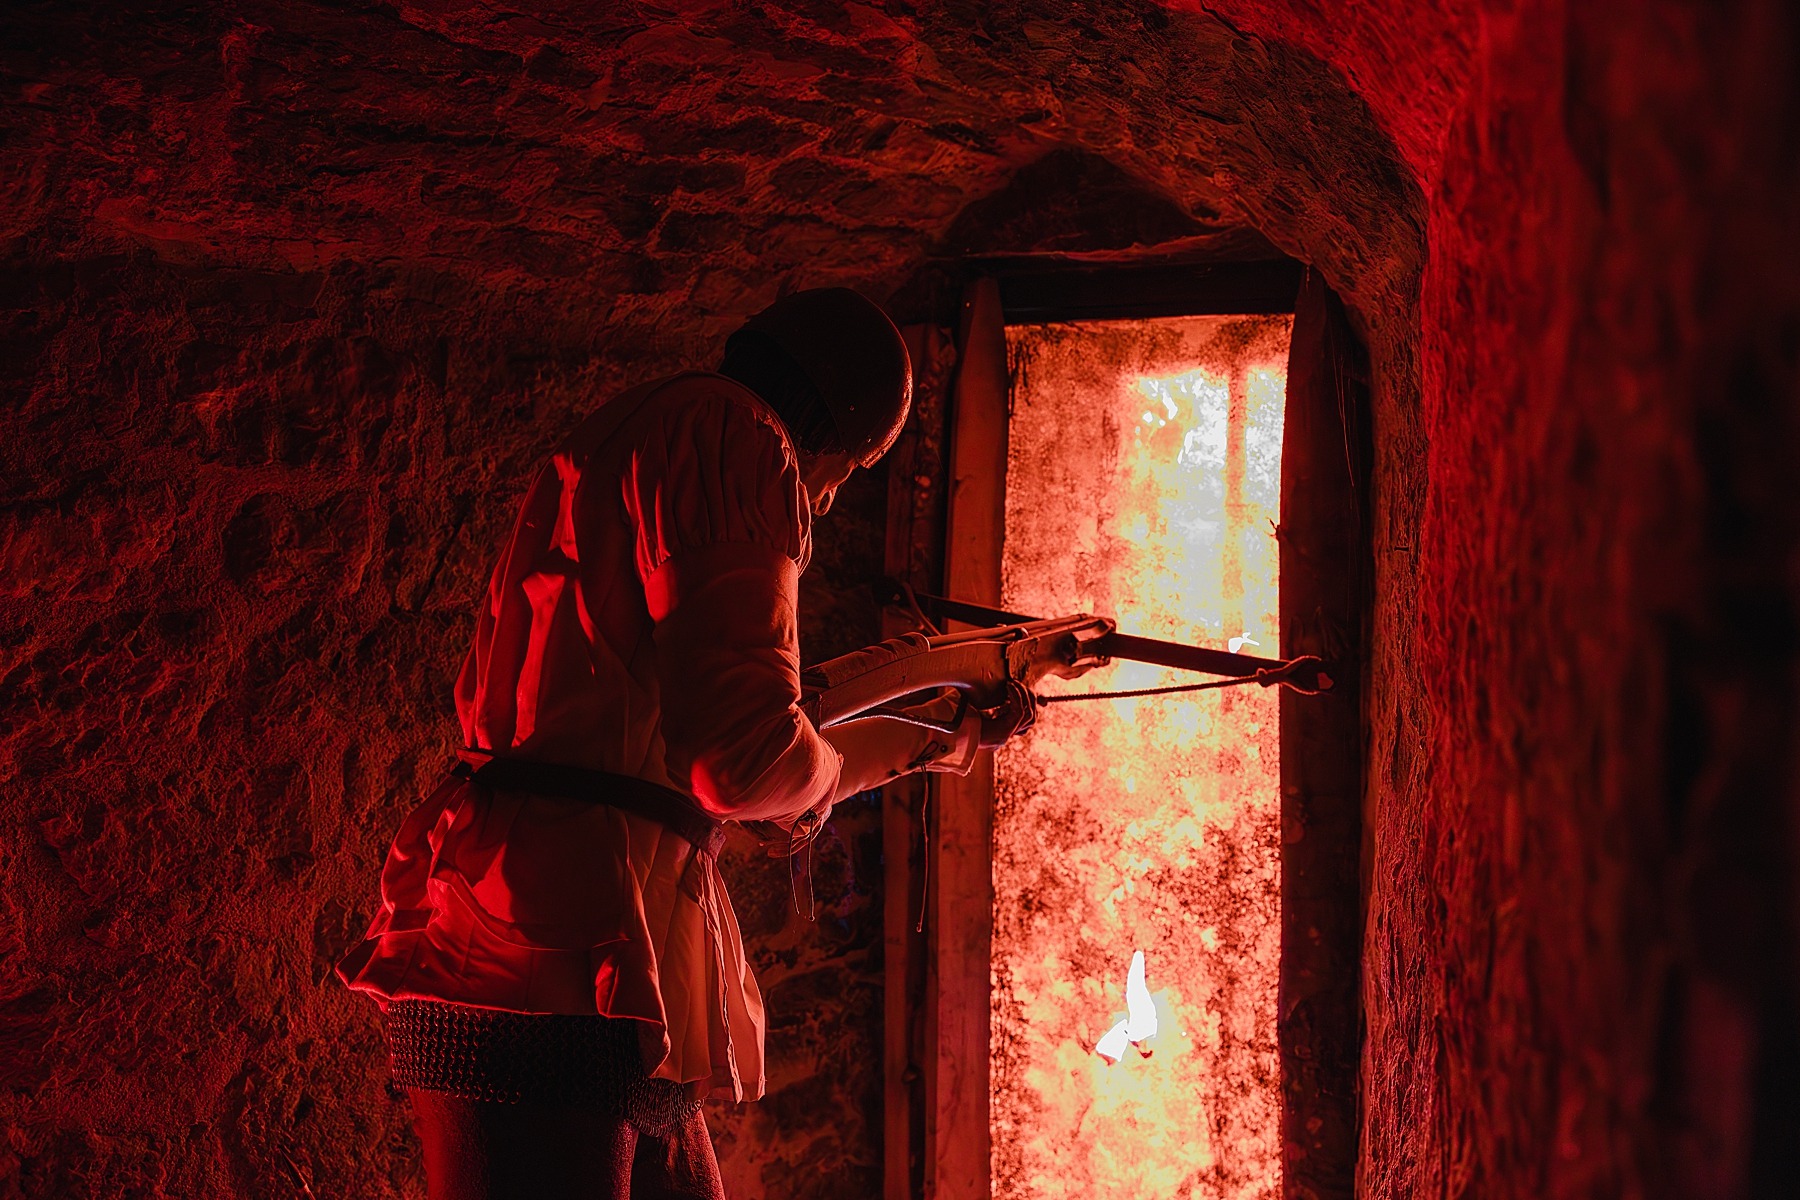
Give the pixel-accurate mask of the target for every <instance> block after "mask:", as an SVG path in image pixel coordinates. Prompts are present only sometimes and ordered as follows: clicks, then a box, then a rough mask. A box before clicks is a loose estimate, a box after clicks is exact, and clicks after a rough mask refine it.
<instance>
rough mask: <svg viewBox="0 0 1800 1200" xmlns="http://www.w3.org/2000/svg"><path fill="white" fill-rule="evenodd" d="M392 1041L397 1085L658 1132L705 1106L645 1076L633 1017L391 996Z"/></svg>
mask: <svg viewBox="0 0 1800 1200" xmlns="http://www.w3.org/2000/svg"><path fill="white" fill-rule="evenodd" d="M387 1039H388V1055H389V1058H390V1060H391V1062H392V1064H393V1072H394V1082H395V1083H397V1084H399V1085H400V1086H401V1087H408V1088H419V1089H422V1090H424V1091H431V1092H448V1093H449V1094H451V1095H453V1096H461V1097H463V1098H465V1099H469V1100H486V1101H490V1102H494V1103H499V1104H562V1105H575V1106H579V1107H584V1108H594V1109H598V1110H600V1111H602V1112H608V1113H612V1114H614V1115H617V1116H619V1117H622V1118H624V1119H625V1120H628V1121H630V1122H631V1123H632V1124H633V1125H634V1126H636V1127H637V1128H638V1129H639V1130H641V1131H643V1132H644V1133H646V1134H649V1135H652V1136H665V1135H667V1134H668V1133H669V1132H670V1131H671V1130H673V1128H674V1127H675V1126H676V1125H678V1124H680V1123H681V1122H683V1121H685V1120H687V1119H688V1118H689V1117H691V1116H693V1114H694V1113H696V1112H698V1111H699V1110H700V1100H699V1099H698V1098H692V1099H690V1098H689V1097H688V1095H687V1092H686V1090H685V1089H684V1088H683V1087H682V1086H681V1085H680V1084H678V1083H673V1082H671V1081H670V1080H667V1079H649V1078H647V1077H646V1076H645V1073H644V1066H643V1060H642V1058H641V1056H640V1053H639V1050H638V1023H637V1022H636V1021H630V1020H615V1019H613V1018H610V1017H574V1016H554V1015H547V1014H537V1013H513V1012H496V1011H494V1010H492V1009H485V1008H472V1007H469V1006H468V1005H463V1004H445V1003H441V1002H438V1001H434V1000H395V1001H393V1002H391V1003H390V1004H389V1005H388V1007H387Z"/></svg>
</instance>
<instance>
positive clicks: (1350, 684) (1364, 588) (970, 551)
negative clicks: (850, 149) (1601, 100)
mask: <svg viewBox="0 0 1800 1200" xmlns="http://www.w3.org/2000/svg"><path fill="white" fill-rule="evenodd" d="M1281 312H1292V313H1294V314H1295V326H1294V333H1293V338H1292V342H1291V345H1292V346H1293V347H1294V350H1293V351H1291V352H1290V367H1289V378H1288V398H1287V416H1286V420H1285V424H1284V428H1283V455H1282V521H1281V528H1280V530H1279V533H1278V536H1279V539H1280V562H1281V653H1282V654H1283V655H1284V656H1291V655H1295V654H1318V655H1320V656H1321V657H1323V658H1325V659H1326V660H1327V661H1328V662H1330V663H1332V664H1333V666H1334V667H1335V668H1336V670H1335V671H1334V673H1333V674H1334V681H1335V683H1336V687H1335V689H1334V692H1333V693H1332V694H1331V695H1330V696H1329V697H1319V698H1309V697H1300V696H1296V695H1293V694H1291V693H1286V692H1284V693H1283V696H1282V700H1281V780H1282V782H1281V792H1282V798H1281V813H1280V822H1281V830H1282V884H1281V888H1282V895H1281V905H1282V917H1281V921H1282V948H1281V964H1280V984H1279V989H1280V994H1279V998H1278V1017H1277V1041H1278V1045H1279V1053H1280V1063H1281V1084H1282V1118H1281V1124H1282V1130H1281V1135H1282V1145H1283V1185H1282V1193H1283V1195H1284V1196H1288V1197H1301V1196H1307V1197H1320V1198H1330V1197H1343V1198H1345V1200H1348V1198H1349V1197H1350V1196H1352V1195H1353V1194H1354V1190H1355V1165H1356V1153H1357V1144H1358V1121H1359V1114H1358V1108H1357V1099H1358V1076H1357V1071H1358V1059H1359V1056H1360V1051H1361V1029H1362V1014H1361V1009H1360V985H1361V944H1362V926H1363V905H1362V894H1361V887H1362V883H1361V878H1362V876H1361V854H1362V796H1363V770H1364V767H1363V745H1364V733H1363V731H1364V727H1365V722H1364V718H1363V694H1362V680H1363V675H1364V672H1363V663H1364V662H1366V661H1367V628H1368V626H1367V613H1368V611H1369V604H1368V596H1367V592H1368V587H1369V580H1370V577H1371V574H1372V566H1371V563H1372V559H1371V557H1370V549H1369V539H1368V512H1369V507H1370V505H1369V496H1368V481H1369V465H1368V464H1369V461H1370V453H1369V441H1370V438H1369V418H1368V411H1369V409H1368V393H1367V387H1366V369H1365V368H1364V366H1363V363H1364V359H1363V358H1362V353H1361V348H1360V346H1359V344H1358V343H1357V341H1356V338H1355V336H1354V335H1353V334H1352V333H1351V332H1350V329H1349V326H1348V324H1347V322H1346V321H1345V318H1344V312H1343V309H1342V306H1341V305H1340V304H1339V303H1338V302H1337V300H1336V297H1335V296H1333V295H1332V294H1331V292H1330V290H1329V289H1328V288H1327V287H1326V286H1325V284H1324V283H1323V281H1322V280H1321V279H1320V278H1319V276H1318V274H1317V273H1316V272H1313V271H1309V270H1307V269H1305V268H1304V267H1302V266H1301V264H1298V263H1295V262H1293V261H1291V260H1279V261H1274V262H1255V263H1220V264H1208V265H1194V264H1181V265H1159V266H1154V267H1136V268H1134V267H1128V266H1103V267H1094V266H1086V265H1071V264H1067V263H1057V264H1048V265H1044V264H1037V263H1025V264H1017V265H1015V266H1013V267H1012V268H1011V269H1002V270H992V269H991V266H990V272H989V273H986V274H982V275H980V276H978V277H976V278H973V279H971V280H969V281H968V282H967V283H966V285H965V286H964V287H963V289H962V301H961V305H960V311H959V313H958V320H957V326H956V336H955V355H956V358H955V367H954V374H953V376H952V380H951V384H950V388H949V401H948V412H947V415H946V416H945V434H946V435H947V445H946V446H945V447H944V448H943V453H942V458H943V460H944V462H943V464H942V466H943V474H944V477H945V478H944V480H943V486H944V491H945V503H944V510H945V511H944V513H943V518H942V520H943V525H942V530H941V537H942V541H941V545H942V547H943V562H942V573H941V576H940V580H941V586H942V587H943V588H944V590H945V593H946V594H948V595H951V596H955V597H957V598H959V599H966V600H971V601H974V602H976V603H980V604H990V605H995V606H998V605H999V602H1000V599H1001V597H1000V571H1001V542H1002V538H1003V536H1004V529H1005V494H1006V462H1007V434H1008V421H1009V415H1010V414H1009V411H1008V410H1009V403H1010V389H1011V380H1010V379H1009V377H1008V371H1007V362H1006V352H1005V326H1006V325H1008V324H1035V323H1045V322H1052V321H1059V320H1127V319H1143V318H1150V317H1172V316H1203V315H1243V314H1270V313H1281ZM922 328H924V327H915V329H914V330H909V334H911V335H912V337H913V339H914V340H915V343H917V341H918V339H919V337H920V336H922V335H920V334H919V333H918V332H917V330H918V329H922ZM927 349H928V348H927V347H925V346H923V345H922V344H915V346H914V352H915V358H919V357H920V356H921V354H922V353H924V352H925V351H926V350H927ZM945 349H946V348H945V347H942V346H940V347H938V352H939V353H940V354H941V353H942V352H943V351H944V350H945ZM902 457H905V456H904V455H903V456H902ZM917 465H918V464H916V463H914V462H912V461H911V459H910V458H909V459H908V460H907V461H905V462H897V463H895V464H893V465H892V466H891V467H890V488H889V501H890V506H889V512H890V524H889V538H888V555H887V557H888V569H889V572H890V573H891V574H894V575H897V576H902V577H906V576H917V575H918V571H917V569H916V564H917V558H918V554H917V546H916V545H915V544H914V543H915V541H916V534H917V529H918V512H917V506H916V505H915V504H914V503H913V497H912V489H913V487H914V484H915V481H916V479H917V478H922V477H923V476H920V475H918V474H917V473H916V472H915V470H914V468H915V467H916V466H917ZM902 513H904V520H899V519H898V517H899V516H900V514H902ZM913 582H914V583H916V584H920V585H930V584H932V583H934V582H938V581H934V580H931V579H920V578H916V577H915V578H913ZM896 631H897V630H896ZM993 788H994V773H993V756H992V754H990V753H983V754H982V756H981V758H980V760H979V761H978V763H977V766H976V768H975V769H974V770H973V771H971V772H970V774H969V775H968V776H967V777H966V778H960V779H959V778H955V777H949V776H933V777H930V778H929V779H928V780H908V781H902V783H901V784H900V785H899V786H895V787H890V788H889V789H887V790H886V802H885V804H884V828H883V844H884V851H885V860H886V864H885V885H886V900H885V912H884V922H885V934H886V936H885V939H884V943H885V951H886V955H887V959H886V977H887V998H886V1036H885V1045H884V1055H883V1059H884V1073H885V1095H884V1103H885V1108H886V1113H885V1157H886V1162H885V1172H884V1192H883V1195H884V1200H916V1198H918V1197H921V1196H922V1197H925V1198H926V1200H989V1197H990V1170H991V1167H990V1150H991V1146H990V1141H989V1129H990V1114H989V1106H988V1100H989V1078H988V1067H989V1052H988V1030H989V1021H990V1011H991V992H990V980H991V956H992V933H993V876H992V847H993V826H992V811H993ZM921 818H925V821H924V823H925V824H928V825H929V835H928V836H922V834H921V823H922V821H921ZM922 877H924V882H925V884H926V885H927V886H926V887H924V889H923V896H924V903H923V906H922V908H923V916H924V921H923V926H924V931H923V934H921V933H920V932H919V931H918V925H919V919H920V915H921V901H920V897H921V886H920V884H921V878H922Z"/></svg>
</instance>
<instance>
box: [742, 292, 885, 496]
mask: <svg viewBox="0 0 1800 1200" xmlns="http://www.w3.org/2000/svg"><path fill="white" fill-rule="evenodd" d="M738 333H739V334H760V335H761V336H763V337H765V338H767V339H768V340H769V341H771V342H773V343H774V344H775V345H776V346H778V347H779V348H780V349H781V350H782V352H783V353H785V354H786V355H787V356H788V357H789V358H791V359H793V361H794V364H795V365H796V366H798V367H799V368H800V370H801V371H802V372H804V373H805V375H806V377H807V379H808V380H810V381H811V382H812V385H813V387H814V388H815V389H817V391H818V394H819V399H820V400H821V401H822V402H823V403H824V405H825V410H826V412H828V413H829V414H830V416H831V423H832V424H833V425H834V426H835V427H836V428H837V434H838V441H839V442H840V443H841V444H842V445H843V447H844V449H845V450H847V451H849V453H850V456H851V457H852V458H854V459H855V460H856V462H857V463H858V464H859V465H861V466H864V467H868V466H873V465H874V463H875V461H876V460H877V459H879V458H880V457H881V456H882V455H883V454H886V453H887V450H888V447H889V446H892V445H893V444H894V439H895V438H897V437H899V436H900V427H901V426H902V425H904V424H905V423H906V413H907V410H908V409H910V408H911V407H912V360H911V359H910V358H909V357H908V355H907V353H906V342H905V341H903V340H902V339H901V337H900V331H899V330H898V329H896V328H894V323H893V322H892V321H890V320H889V319H888V315H887V314H886V313H884V312H882V311H881V309H880V308H879V307H877V306H876V305H875V304H874V303H872V302H871V301H869V300H866V299H864V298H863V297H862V296H861V295H859V294H857V293H856V292H853V291H851V290H850V289H849V288H810V289H808V290H807V291H803V292H795V293H794V294H793V295H791V296H783V297H782V298H781V299H779V300H777V301H776V302H775V303H773V304H771V305H769V307H767V308H765V309H763V310H762V311H761V312H759V313H757V314H756V315H755V316H754V317H751V318H750V319H749V320H748V321H746V322H745V323H744V326H743V328H742V329H740V330H739V331H738ZM734 336H735V335H734Z"/></svg>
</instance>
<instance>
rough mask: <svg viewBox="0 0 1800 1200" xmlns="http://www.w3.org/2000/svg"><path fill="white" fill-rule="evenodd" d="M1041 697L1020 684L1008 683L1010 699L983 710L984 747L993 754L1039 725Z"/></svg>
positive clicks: (1007, 691) (1007, 696)
mask: <svg viewBox="0 0 1800 1200" xmlns="http://www.w3.org/2000/svg"><path fill="white" fill-rule="evenodd" d="M1037 709H1038V705H1037V697H1036V696H1034V695H1032V693H1031V689H1030V688H1028V687H1026V686H1025V685H1024V684H1022V683H1020V682H1019V681H1018V680H1016V679H1013V680H1008V681H1007V684H1006V699H1005V700H1003V701H1001V702H1000V705H999V706H998V707H997V708H984V709H982V710H981V747H982V749H984V750H992V749H994V748H995V747H996V746H1004V745H1005V744H1006V743H1007V741H1008V740H1010V739H1012V738H1015V737H1018V736H1019V735H1020V734H1021V733H1024V732H1025V731H1026V730H1028V729H1030V728H1031V727H1032V725H1033V724H1034V723H1035V722H1036V721H1037Z"/></svg>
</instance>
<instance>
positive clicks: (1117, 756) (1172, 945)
mask: <svg viewBox="0 0 1800 1200" xmlns="http://www.w3.org/2000/svg"><path fill="white" fill-rule="evenodd" d="M1291 327H1292V317H1290V316H1266V317H1218V316H1207V317H1182V318H1168V319H1160V320H1147V321H1131V322H1120V321H1112V322H1069V323H1061V324H1051V325H1015V326H1011V327H1009V328H1008V329H1007V332H1006V337H1007V358H1008V366H1009V369H1010V375H1011V378H1012V393H1011V416H1010V420H1009V423H1008V443H1009V445H1008V454H1007V471H1006V488H1005V535H1004V539H1003V551H1002V564H1001V588H1002V600H1003V606H1004V607H1006V608H1008V609H1010V610H1012V611H1016V612H1029V613H1034V614H1041V615H1045V616H1049V615H1062V614H1067V613H1074V612H1092V613H1097V614H1102V615H1107V616H1113V617H1115V618H1116V619H1117V620H1118V622H1119V627H1120V629H1121V631H1123V632H1127V633H1134V634H1141V635H1145V636H1149V637H1155V638H1163V639H1168V640H1173V641H1180V642H1187V643H1192V644H1197V645H1208V646H1218V647H1222V648H1230V649H1234V650H1236V649H1240V648H1241V649H1242V650H1243V651H1244V652H1245V653H1248V654H1254V655H1261V656H1267V657H1274V656H1275V655H1276V653H1277V647H1278V639H1279V613H1280V608H1279V603H1278V600H1279V597H1278V586H1279V580H1278V568H1277V553H1276V545H1277V544H1276V536H1275V535H1276V526H1277V524H1278V522H1279V520H1280V497H1281V450H1282V427H1283V405H1284V400H1285V390H1286V377H1287V357H1288V339H1289V333H1290V330H1291ZM1199 678H1200V677H1197V676H1195V675H1192V674H1184V673H1181V672H1176V671H1172V670H1167V669H1164V668H1159V667H1153V666H1147V665H1143V664H1137V663H1124V662H1120V663H1116V664H1114V665H1113V666H1111V667H1109V668H1105V669H1102V670H1098V671H1095V672H1093V673H1091V674H1089V675H1088V676H1087V677H1085V678H1083V679H1079V680H1073V681H1063V680H1050V681H1047V682H1046V684H1045V685H1044V687H1043V688H1042V689H1040V690H1041V691H1043V692H1045V693H1047V694H1070V693H1080V692H1093V691H1100V690H1105V691H1121V690H1138V689H1154V688H1160V687H1168V686H1172V685H1177V684H1184V683H1193V682H1197V681H1198V680H1199ZM1278 708H1279V705H1278V702H1277V696H1276V694H1275V693H1274V692H1273V691H1265V690H1264V689H1261V688H1258V687H1254V686H1250V687H1236V688H1225V689H1219V690H1211V691H1201V692H1191V693H1184V694H1171V695H1161V696H1143V697H1134V698H1123V699H1116V700H1099V701H1086V702H1080V703H1060V704H1054V705H1047V706H1046V707H1045V708H1044V710H1043V712H1042V715H1041V718H1040V720H1039V723H1038V727H1037V728H1036V730H1034V732H1033V733H1032V735H1031V736H1030V737H1029V738H1028V739H1025V740H1023V741H1020V742H1016V743H1013V744H1012V745H1010V746H1009V747H1007V748H1006V749H1004V750H1003V751H1001V752H1000V753H999V755H998V756H997V759H996V762H995V768H994V771H995V775H994V798H995V810H994V822H993V897H994V900H993V926H992V928H993V940H992V991H991V1024H990V1029H989V1122H990V1135H991V1140H990V1146H991V1160H990V1161H991V1168H992V1176H991V1181H990V1186H991V1189H992V1195H993V1196H994V1197H995V1198H996V1200H1012V1198H1015V1197H1016V1198H1019V1200H1024V1198H1025V1197H1033V1198H1041V1200H1055V1198H1058V1197H1080V1198H1081V1200H1114V1198H1118V1200H1126V1198H1135V1197H1148V1196H1156V1197H1179V1198H1181V1200H1188V1198H1190V1197H1191V1198H1193V1200H1201V1198H1211V1197H1225V1196H1233V1197H1272V1196H1275V1195H1276V1194H1278V1192H1279V1187H1280V1162H1281V1153H1280V1150H1281V1147H1280V1108H1281V1094H1280V1070H1279V1064H1278V1054H1277V1045H1276V1011H1275V1002H1276V988H1277V982H1278V975H1279V966H1280V953H1281V947H1280V929H1281V920H1280V916H1281V912H1280V894H1281V885H1280V846H1279V814H1280V775H1279V771H1280V763H1279V735H1278V723H1279V714H1278Z"/></svg>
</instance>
